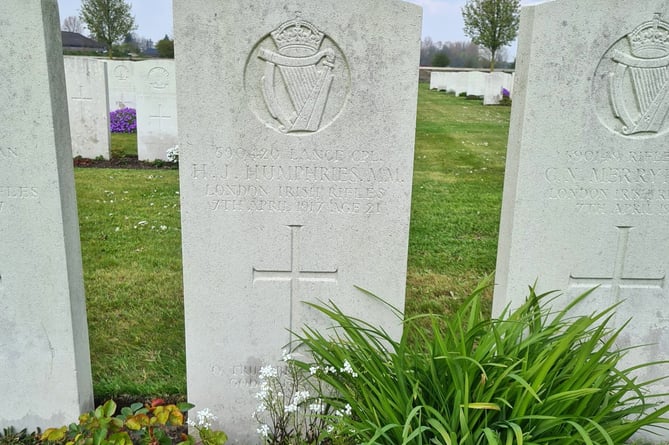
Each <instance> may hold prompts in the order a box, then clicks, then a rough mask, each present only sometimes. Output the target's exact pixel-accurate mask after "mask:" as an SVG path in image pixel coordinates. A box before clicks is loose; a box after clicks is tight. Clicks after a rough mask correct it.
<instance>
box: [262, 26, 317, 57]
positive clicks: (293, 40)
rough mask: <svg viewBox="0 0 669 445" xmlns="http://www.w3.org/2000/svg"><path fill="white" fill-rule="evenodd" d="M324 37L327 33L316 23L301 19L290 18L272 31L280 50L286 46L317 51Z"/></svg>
mask: <svg viewBox="0 0 669 445" xmlns="http://www.w3.org/2000/svg"><path fill="white" fill-rule="evenodd" d="M324 37H325V34H323V33H322V32H320V31H319V30H318V29H317V28H316V27H315V26H314V25H312V24H311V23H309V22H307V21H305V20H301V19H294V20H290V21H288V22H286V23H284V24H283V25H281V26H279V27H278V28H277V29H276V30H274V31H273V32H272V38H273V39H274V43H276V46H277V47H278V48H279V52H281V50H282V49H285V48H307V49H310V50H313V51H314V52H315V51H318V48H320V47H321V43H322V42H323V38H324Z"/></svg>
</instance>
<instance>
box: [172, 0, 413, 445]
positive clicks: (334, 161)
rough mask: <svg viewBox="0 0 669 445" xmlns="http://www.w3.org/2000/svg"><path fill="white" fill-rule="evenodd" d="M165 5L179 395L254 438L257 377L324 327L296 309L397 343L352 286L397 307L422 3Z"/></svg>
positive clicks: (185, 1)
mask: <svg viewBox="0 0 669 445" xmlns="http://www.w3.org/2000/svg"><path fill="white" fill-rule="evenodd" d="M174 8H175V14H174V18H175V42H176V45H177V47H176V60H177V78H178V94H179V119H180V124H179V125H180V150H181V157H180V164H181V165H180V174H181V178H180V184H181V197H182V230H183V232H182V233H183V258H184V270H183V272H184V293H185V315H186V343H187V367H188V369H187V373H188V397H189V400H190V401H192V402H193V403H195V404H196V405H197V406H202V407H209V408H210V409H212V411H213V412H214V413H215V414H216V415H218V417H219V420H218V424H217V425H215V426H220V427H222V428H224V429H225V431H226V432H227V433H228V434H229V435H230V437H231V439H232V443H252V442H255V441H256V440H257V437H256V435H255V430H256V428H257V424H255V423H254V421H253V420H252V419H251V417H250V413H252V412H253V411H254V409H255V407H256V406H257V400H255V399H254V397H253V396H254V394H255V393H256V392H257V391H258V371H259V369H260V367H261V366H262V365H264V364H267V363H275V361H276V359H277V358H278V357H280V354H281V349H282V347H285V346H286V345H287V344H288V343H289V341H290V339H291V335H290V334H289V332H288V329H293V330H300V329H301V327H302V326H303V325H304V324H305V323H308V324H309V325H310V326H313V327H315V328H319V327H320V328H323V327H325V326H327V325H328V324H327V322H326V321H325V320H324V319H323V318H322V317H321V316H320V315H319V314H318V313H317V312H316V311H314V310H311V309H309V308H308V307H307V306H305V305H304V304H302V303H301V302H302V301H304V300H307V301H317V300H319V299H320V300H322V301H325V302H327V301H328V300H330V299H331V300H333V301H335V302H336V303H337V304H338V305H339V306H340V307H341V308H342V309H343V310H345V311H347V312H349V313H352V314H356V315H358V316H360V317H364V318H365V319H366V320H368V321H370V322H372V323H374V324H377V325H381V326H384V327H385V328H386V329H387V330H388V331H389V332H391V333H392V335H395V336H399V335H400V333H401V325H400V323H398V320H397V318H395V316H394V315H392V314H391V313H390V312H389V311H388V310H387V308H386V309H384V305H383V304H381V303H379V302H378V301H375V300H374V299H372V298H369V297H368V296H366V295H365V294H364V293H363V292H361V291H360V290H358V289H356V288H355V286H361V287H363V288H365V289H368V290H370V291H372V292H374V293H375V294H377V295H379V296H381V297H382V298H384V299H385V300H387V301H388V302H390V303H391V304H393V305H395V306H396V307H399V308H403V307H404V292H405V274H406V259H407V240H408V227H409V210H410V195H411V179H412V159H413V154H412V153H413V144H414V131H415V111H416V110H415V106H414V104H415V103H416V94H417V79H418V78H417V73H418V61H419V49H420V23H421V10H420V8H419V7H418V6H416V5H413V4H410V3H405V2H401V1H398V0H383V1H378V0H337V1H323V2H313V1H311V0H290V1H286V0H281V1H279V0H263V1H254V2H250V3H249V2H245V3H243V4H242V3H240V2H221V1H218V0H177V1H175V3H174ZM372 12H373V13H372ZM391 91H392V94H390V93H389V92H391Z"/></svg>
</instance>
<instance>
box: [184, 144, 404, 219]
mask: <svg viewBox="0 0 669 445" xmlns="http://www.w3.org/2000/svg"><path fill="white" fill-rule="evenodd" d="M210 149H211V150H212V152H215V154H216V158H217V159H216V160H214V161H213V162H209V163H193V164H191V165H190V167H189V174H190V176H191V178H193V179H195V180H199V181H202V190H203V194H204V195H205V197H206V198H207V203H208V204H207V205H208V210H209V211H211V212H266V213H289V212H293V213H302V214H359V215H377V214H382V213H385V212H386V201H387V200H388V198H389V196H390V194H391V192H390V189H392V188H393V186H394V185H396V184H402V183H404V182H406V181H409V180H410V176H406V173H405V172H403V170H402V169H400V168H395V167H388V166H387V165H386V163H385V159H384V157H383V155H382V153H381V152H380V151H377V150H365V149H321V148H313V147H300V148H297V147H290V148H287V149H285V150H279V149H276V148H262V147H255V148H253V149H246V148H232V147H218V146H216V145H215V144H213V143H212V144H211V146H210Z"/></svg>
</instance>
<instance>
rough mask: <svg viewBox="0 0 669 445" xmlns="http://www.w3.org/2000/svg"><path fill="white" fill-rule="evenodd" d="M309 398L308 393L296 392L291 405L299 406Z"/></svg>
mask: <svg viewBox="0 0 669 445" xmlns="http://www.w3.org/2000/svg"><path fill="white" fill-rule="evenodd" d="M310 396H311V394H309V391H297V392H296V393H295V394H293V400H292V403H293V404H295V405H299V404H300V403H302V402H304V401H305V400H307V399H308V398H309V397H310Z"/></svg>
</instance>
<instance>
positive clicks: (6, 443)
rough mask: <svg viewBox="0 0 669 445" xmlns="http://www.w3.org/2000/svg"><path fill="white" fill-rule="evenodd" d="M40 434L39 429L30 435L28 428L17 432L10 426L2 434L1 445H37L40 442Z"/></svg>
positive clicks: (0, 436) (0, 434)
mask: <svg viewBox="0 0 669 445" xmlns="http://www.w3.org/2000/svg"><path fill="white" fill-rule="evenodd" d="M40 434H41V432H40V430H39V428H38V429H37V431H33V432H30V433H29V432H28V430H27V429H26V428H24V429H22V430H21V431H17V430H16V428H14V427H12V426H10V427H7V428H3V430H2V432H0V445H36V444H38V443H39V442H40V438H39V436H40Z"/></svg>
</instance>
